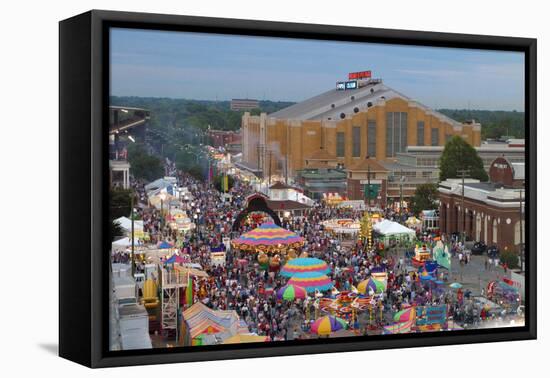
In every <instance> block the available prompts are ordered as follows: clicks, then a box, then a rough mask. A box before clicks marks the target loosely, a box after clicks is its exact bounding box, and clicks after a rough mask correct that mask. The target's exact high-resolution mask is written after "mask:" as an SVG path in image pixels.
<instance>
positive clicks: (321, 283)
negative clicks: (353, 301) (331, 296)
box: [287, 272, 333, 293]
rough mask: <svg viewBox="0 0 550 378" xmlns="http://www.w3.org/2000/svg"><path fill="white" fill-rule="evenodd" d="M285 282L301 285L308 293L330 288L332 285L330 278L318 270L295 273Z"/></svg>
mask: <svg viewBox="0 0 550 378" xmlns="http://www.w3.org/2000/svg"><path fill="white" fill-rule="evenodd" d="M287 284H288V285H297V286H301V287H303V288H304V289H306V291H307V292H308V293H313V292H314V291H315V290H319V291H326V290H330V289H332V286H333V283H332V281H331V280H330V278H328V277H327V276H326V275H324V274H323V273H319V272H303V273H296V274H295V275H293V276H292V277H291V278H290V279H289V280H288V282H287Z"/></svg>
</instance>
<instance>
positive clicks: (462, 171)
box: [457, 169, 470, 245]
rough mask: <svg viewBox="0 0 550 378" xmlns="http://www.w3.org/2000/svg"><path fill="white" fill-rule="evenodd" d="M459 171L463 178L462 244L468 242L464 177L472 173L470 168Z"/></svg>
mask: <svg viewBox="0 0 550 378" xmlns="http://www.w3.org/2000/svg"><path fill="white" fill-rule="evenodd" d="M457 173H459V174H460V177H461V178H462V202H461V205H460V206H461V208H462V245H464V244H465V243H466V211H465V210H466V209H465V208H464V179H465V178H466V175H467V174H469V173H470V170H469V169H458V170H457Z"/></svg>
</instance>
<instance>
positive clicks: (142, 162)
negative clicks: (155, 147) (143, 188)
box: [128, 143, 164, 181]
mask: <svg viewBox="0 0 550 378" xmlns="http://www.w3.org/2000/svg"><path fill="white" fill-rule="evenodd" d="M128 162H129V163H130V170H131V172H132V175H134V177H135V178H140V179H145V180H147V181H152V180H155V179H157V178H159V177H162V176H164V168H163V166H162V161H161V160H160V159H159V158H158V157H156V156H153V155H149V153H148V152H147V150H146V149H145V147H144V146H143V145H141V144H139V143H132V144H130V145H129V146H128Z"/></svg>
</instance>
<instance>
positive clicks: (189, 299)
mask: <svg viewBox="0 0 550 378" xmlns="http://www.w3.org/2000/svg"><path fill="white" fill-rule="evenodd" d="M185 304H187V305H188V306H191V305H192V304H193V277H191V275H190V274H188V278H187V288H186V289H185Z"/></svg>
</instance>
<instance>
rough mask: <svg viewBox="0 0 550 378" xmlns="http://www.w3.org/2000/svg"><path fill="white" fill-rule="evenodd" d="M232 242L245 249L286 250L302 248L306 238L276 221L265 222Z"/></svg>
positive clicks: (255, 250) (254, 250)
mask: <svg viewBox="0 0 550 378" xmlns="http://www.w3.org/2000/svg"><path fill="white" fill-rule="evenodd" d="M231 244H232V245H233V247H234V248H237V249H240V250H243V251H252V252H257V251H264V252H285V251H286V250H287V249H289V248H300V247H301V246H302V245H303V244H304V238H302V237H301V236H298V235H297V234H295V233H294V232H292V231H289V230H287V229H284V228H282V227H279V226H277V225H276V224H274V223H263V224H262V225H260V226H259V227H256V228H255V229H253V230H252V231H249V232H247V233H245V234H242V235H241V236H239V237H238V238H237V239H233V240H232V241H231Z"/></svg>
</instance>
